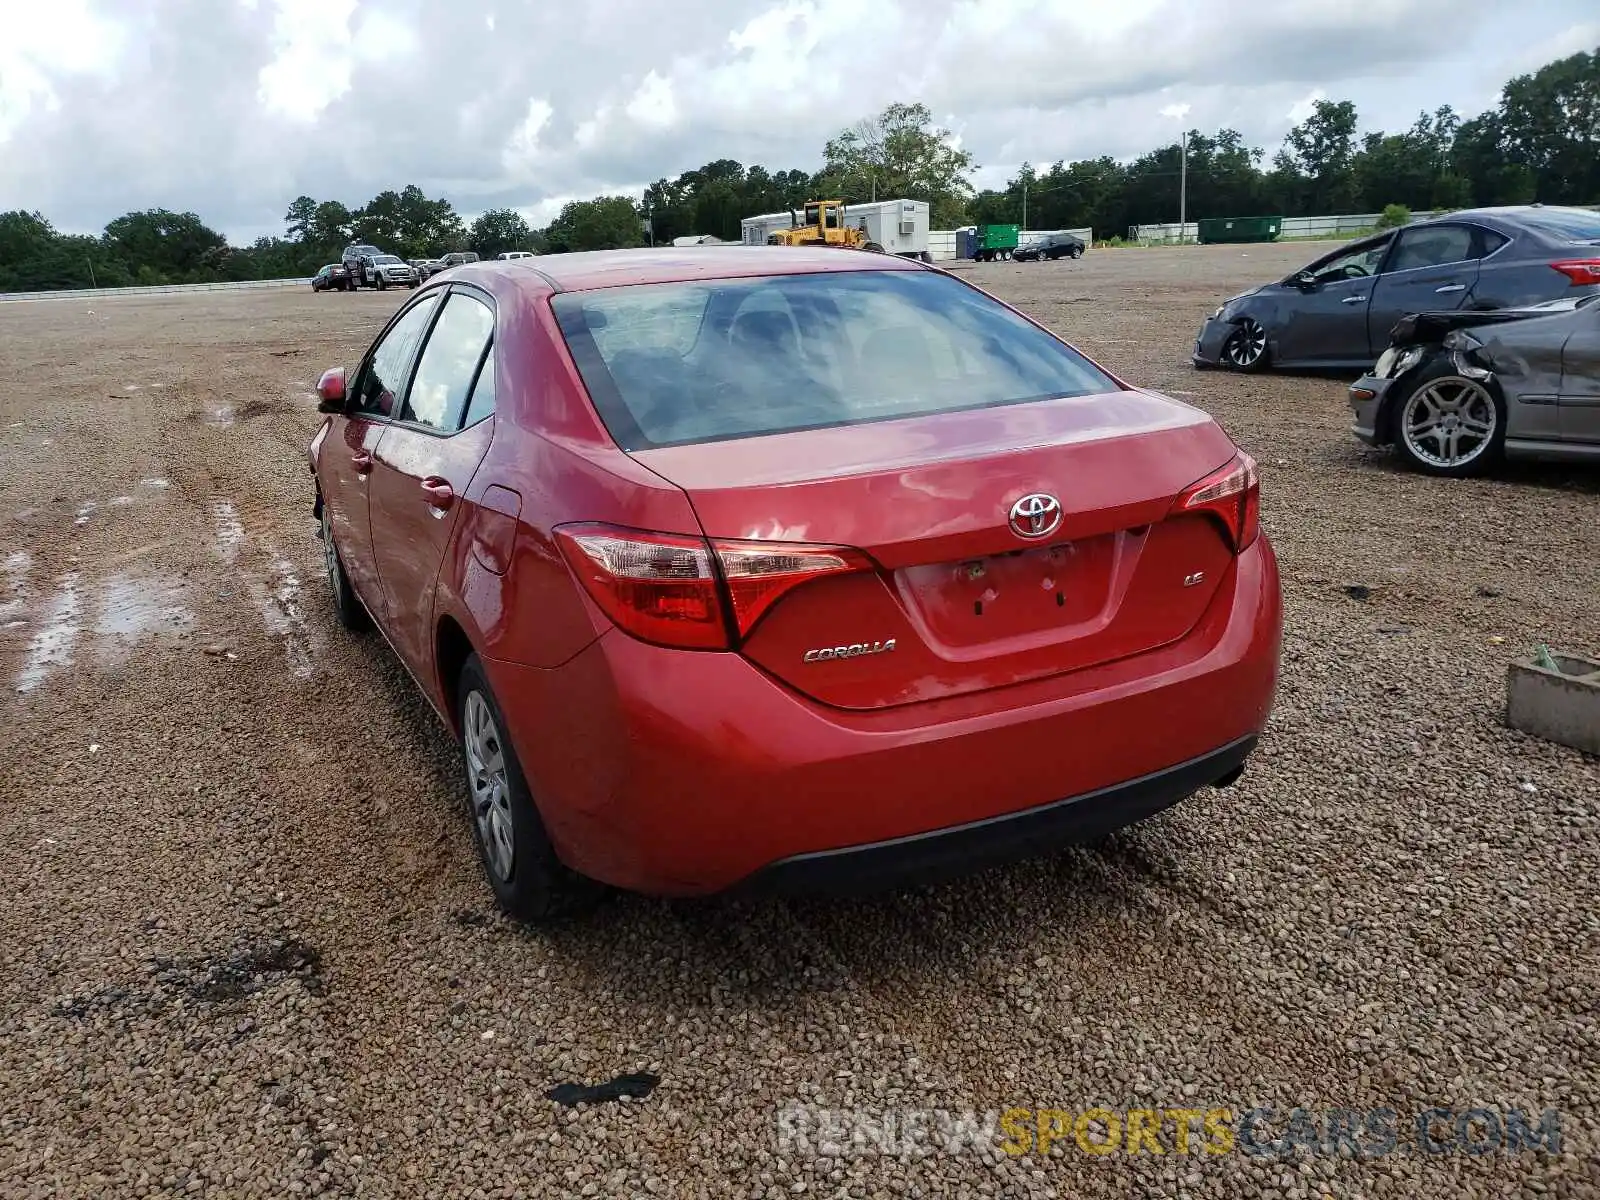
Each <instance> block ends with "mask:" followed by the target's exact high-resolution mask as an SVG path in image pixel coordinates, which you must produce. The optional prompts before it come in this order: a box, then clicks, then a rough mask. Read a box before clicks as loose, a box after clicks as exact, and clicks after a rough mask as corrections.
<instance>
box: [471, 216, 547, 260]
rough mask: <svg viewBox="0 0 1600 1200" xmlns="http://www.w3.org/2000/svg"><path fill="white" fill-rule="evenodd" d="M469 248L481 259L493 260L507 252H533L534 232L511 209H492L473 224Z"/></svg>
mask: <svg viewBox="0 0 1600 1200" xmlns="http://www.w3.org/2000/svg"><path fill="white" fill-rule="evenodd" d="M466 237H467V248H468V249H469V250H471V251H473V252H474V253H475V254H477V256H478V257H479V258H493V257H495V256H496V255H497V254H504V253H505V252H506V251H507V250H532V249H534V245H533V231H532V230H530V229H529V228H528V223H527V222H526V221H524V220H523V219H522V216H521V214H519V213H518V212H516V211H515V210H514V209H510V208H491V209H490V210H489V211H488V212H486V213H483V214H482V215H481V216H479V217H478V219H477V220H476V221H474V222H473V223H472V228H471V229H470V230H469V231H468V232H467V235H466Z"/></svg>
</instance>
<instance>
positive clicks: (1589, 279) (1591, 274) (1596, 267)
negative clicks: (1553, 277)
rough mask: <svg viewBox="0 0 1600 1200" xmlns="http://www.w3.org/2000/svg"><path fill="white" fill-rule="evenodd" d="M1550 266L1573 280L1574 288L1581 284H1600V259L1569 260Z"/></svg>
mask: <svg viewBox="0 0 1600 1200" xmlns="http://www.w3.org/2000/svg"><path fill="white" fill-rule="evenodd" d="M1550 265H1551V267H1553V268H1554V269H1555V270H1557V271H1560V272H1561V273H1562V274H1563V275H1565V276H1566V277H1567V278H1568V279H1570V280H1572V286H1574V287H1577V286H1579V285H1580V284H1589V283H1600V258H1569V259H1565V260H1563V261H1562V262H1553V263H1551V264H1550Z"/></svg>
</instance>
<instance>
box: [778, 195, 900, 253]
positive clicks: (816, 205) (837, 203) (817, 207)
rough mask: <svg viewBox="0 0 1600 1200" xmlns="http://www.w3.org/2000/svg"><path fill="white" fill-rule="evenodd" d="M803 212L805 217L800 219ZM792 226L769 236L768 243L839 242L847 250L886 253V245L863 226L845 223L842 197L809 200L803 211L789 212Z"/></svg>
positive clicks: (820, 244) (837, 243) (812, 243)
mask: <svg viewBox="0 0 1600 1200" xmlns="http://www.w3.org/2000/svg"><path fill="white" fill-rule="evenodd" d="M802 215H803V216H804V218H805V219H804V220H801V217H802ZM789 221H790V223H791V225H790V228H788V229H780V230H778V231H777V232H776V233H774V234H771V235H769V236H768V238H767V245H769V246H840V247H843V248H845V249H847V250H871V251H874V252H876V253H878V254H882V253H883V247H882V246H880V245H878V243H877V242H874V241H871V240H869V239H868V237H867V231H866V230H865V229H864V228H859V229H858V228H852V227H851V226H849V225H847V224H846V223H845V221H846V217H845V207H844V201H843V200H807V201H806V203H805V207H804V209H803V210H801V212H795V211H793V210H791V211H790V213H789Z"/></svg>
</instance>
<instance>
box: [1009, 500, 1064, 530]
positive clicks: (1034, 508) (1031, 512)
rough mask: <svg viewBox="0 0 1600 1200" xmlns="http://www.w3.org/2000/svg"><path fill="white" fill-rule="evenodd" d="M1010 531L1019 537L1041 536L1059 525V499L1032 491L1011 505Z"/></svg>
mask: <svg viewBox="0 0 1600 1200" xmlns="http://www.w3.org/2000/svg"><path fill="white" fill-rule="evenodd" d="M1010 515H1011V532H1012V533H1014V534H1016V535H1017V536H1018V537H1020V538H1028V539H1030V540H1031V539H1033V538H1042V537H1048V536H1049V535H1050V534H1052V533H1054V532H1055V531H1056V530H1057V529H1058V528H1059V527H1060V525H1061V515H1062V514H1061V501H1059V500H1057V499H1056V498H1055V497H1054V496H1049V495H1046V494H1045V493H1044V492H1033V493H1031V494H1030V495H1027V496H1024V497H1023V498H1022V499H1020V500H1018V501H1017V502H1016V503H1015V504H1013V505H1012V506H1011V514H1010Z"/></svg>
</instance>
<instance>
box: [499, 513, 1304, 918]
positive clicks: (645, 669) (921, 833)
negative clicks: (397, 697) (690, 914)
mask: <svg viewBox="0 0 1600 1200" xmlns="http://www.w3.org/2000/svg"><path fill="white" fill-rule="evenodd" d="M1281 631H1282V607H1281V600H1280V594H1279V583H1278V571H1277V564H1276V560H1275V557H1274V555H1273V552H1272V547H1271V545H1270V543H1269V542H1268V541H1267V539H1266V538H1265V537H1264V536H1263V537H1261V538H1259V539H1257V541H1256V543H1255V544H1254V545H1253V546H1252V547H1251V548H1250V549H1249V550H1247V551H1246V552H1245V553H1244V554H1243V555H1241V556H1240V557H1239V558H1238V559H1236V560H1235V563H1234V567H1233V569H1232V570H1231V571H1230V573H1229V576H1228V578H1227V579H1226V580H1225V581H1224V582H1223V583H1222V584H1221V585H1220V586H1219V587H1218V588H1217V593H1216V595H1215V597H1214V598H1213V601H1212V604H1211V606H1210V608H1209V609H1208V610H1207V611H1206V613H1205V615H1204V616H1203V617H1202V618H1201V620H1200V622H1199V623H1198V624H1197V625H1196V627H1195V628H1194V629H1193V630H1192V631H1191V632H1190V634H1189V635H1188V636H1187V637H1186V638H1184V639H1183V640H1182V641H1181V642H1178V643H1176V644H1174V645H1171V646H1167V647H1163V648H1162V649H1159V650H1155V651H1151V652H1149V653H1146V654H1141V655H1137V656H1134V657H1132V658H1128V659H1123V660H1121V661H1118V662H1112V663H1106V664H1104V665H1102V666H1100V667H1095V668H1092V669H1089V670H1084V671H1079V672H1074V673H1072V674H1070V675H1066V676H1058V677H1053V678H1047V679H1042V680H1036V681H1033V682H1031V683H1026V684H1019V685H1015V686H1011V687H1006V688H1001V689H994V690H991V691H987V692H978V693H974V694H970V695H966V696H959V697H952V698H948V699H943V700H937V701H927V702H923V703H918V704H908V705H903V706H900V707H897V708H892V709H884V710H875V711H870V712H856V711H846V710H841V709H835V708H829V707H826V706H824V705H821V704H818V703H815V702H813V701H811V700H809V699H807V698H805V697H804V696H801V695H799V694H798V693H796V692H794V691H793V690H792V689H790V688H788V687H787V686H785V685H783V684H780V683H778V682H777V681H776V680H774V679H772V678H771V677H770V676H768V675H767V674H766V673H764V672H763V671H761V670H760V669H759V668H758V667H756V666H755V665H754V664H753V663H751V662H750V661H748V660H747V659H745V658H743V657H741V656H739V655H736V654H724V653H692V652H685V651H676V650H666V649H661V648H659V647H653V646H648V645H645V644H644V643H642V642H639V641H636V640H634V639H632V638H630V637H628V636H626V635H624V634H622V633H619V632H616V631H612V632H609V633H607V634H605V635H603V636H602V637H600V638H599V639H598V640H597V641H595V642H594V643H592V644H591V645H590V646H589V647H588V648H586V649H585V650H583V651H582V652H580V653H579V654H578V655H577V656H576V657H574V658H573V659H571V660H570V661H568V662H567V663H565V664H564V665H562V666H561V667H557V668H554V669H548V670H545V669H538V668H531V667H524V666H518V665H514V664H511V663H507V662H503V661H495V660H491V661H489V662H488V663H486V666H487V668H488V672H489V676H490V680H491V682H492V684H493V686H494V688H495V692H496V694H497V696H498V697H499V699H500V703H501V707H502V709H503V710H504V711H505V713H506V717H507V724H508V726H509V729H508V733H509V735H510V737H511V738H512V741H513V743H514V744H515V745H516V748H517V751H518V756H519V758H520V759H521V760H522V763H523V765H524V768H525V769H526V771H527V774H528V777H529V782H530V785H531V786H532V789H533V794H534V795H535V796H536V797H537V798H538V801H539V805H540V811H541V813H542V815H543V816H544V819H545V823H546V825H547V826H548V828H549V831H550V835H551V839H552V841H553V842H554V844H555V846H556V849H557V851H558V853H559V854H560V855H561V857H562V859H563V860H564V861H565V862H567V863H568V864H569V865H570V866H572V867H573V868H575V869H576V870H578V871H581V872H583V873H584V874H586V875H590V876H592V877H594V878H597V879H600V880H603V881H605V882H607V883H611V884H614V885H616V886H619V887H623V888H627V889H630V890H634V891H641V892H647V893H653V894H659V895H697V894H705V893H713V892H720V891H724V890H727V889H730V888H734V887H736V886H739V885H746V886H749V887H751V888H753V889H756V890H778V891H794V890H811V889H813V888H816V887H820V888H822V889H824V890H827V889H829V888H830V887H833V886H836V885H839V884H840V883H842V882H843V881H844V880H846V879H848V878H850V877H854V878H856V879H861V878H863V877H865V878H866V879H868V881H870V880H871V878H873V877H880V876H881V877H883V878H884V882H888V883H906V882H911V881H913V880H915V879H920V878H927V877H930V874H931V876H938V875H944V874H949V873H951V872H952V871H964V870H968V869H971V868H973V867H977V866H981V865H983V864H984V863H986V862H991V861H995V860H996V859H997V858H1005V857H1012V856H1014V855H1015V854H1016V853H1018V852H1027V851H1029V850H1041V849H1045V848H1047V846H1048V844H1050V843H1051V842H1054V841H1058V840H1060V839H1068V840H1070V839H1071V838H1073V837H1080V836H1084V835H1085V834H1093V833H1096V832H1103V831H1105V830H1107V829H1113V828H1116V827H1118V826H1120V825H1124V824H1127V823H1128V822H1129V821H1132V820H1138V819H1140V818H1141V817H1143V816H1146V815H1148V814H1149V813H1152V812H1155V811H1158V810H1160V809H1162V808H1165V807H1167V806H1169V805H1171V804H1173V803H1176V802H1177V801H1178V800H1180V799H1182V797H1183V796H1185V795H1188V794H1189V793H1190V792H1193V791H1194V790H1196V789H1197V788H1200V787H1203V786H1205V785H1206V784H1208V783H1210V782H1213V781H1215V780H1216V779H1217V778H1218V777H1220V776H1222V775H1225V774H1227V773H1228V772H1229V771H1230V770H1231V769H1232V768H1233V767H1234V766H1236V765H1237V764H1238V763H1239V762H1241V761H1243V758H1244V756H1245V755H1246V754H1247V753H1248V752H1249V747H1250V746H1251V745H1252V744H1253V738H1254V737H1255V735H1257V734H1259V733H1260V731H1261V730H1262V728H1263V727H1264V726H1265V724H1266V720H1267V716H1268V714H1269V712H1270V710H1271V707H1272V697H1273V692H1274V688H1275V685H1276V680H1277V669H1278V651H1279V642H1280V638H1281ZM1064 797H1070V798H1071V799H1070V800H1067V801H1065V802H1064V801H1063V798H1064ZM1002 825H1003V826H1005V828H1004V829H1003V830H1002V828H1001V826H1002ZM908 839H910V840H919V841H920V842H921V844H920V845H918V846H915V847H912V846H911V845H910V844H909V841H908ZM847 860H849V861H848V862H847ZM891 860H895V862H893V863H892V862H891ZM896 863H897V864H898V865H896ZM891 867H892V868H893V878H892V879H890V878H888V875H889V873H890V871H891ZM847 886H848V885H847Z"/></svg>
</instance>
